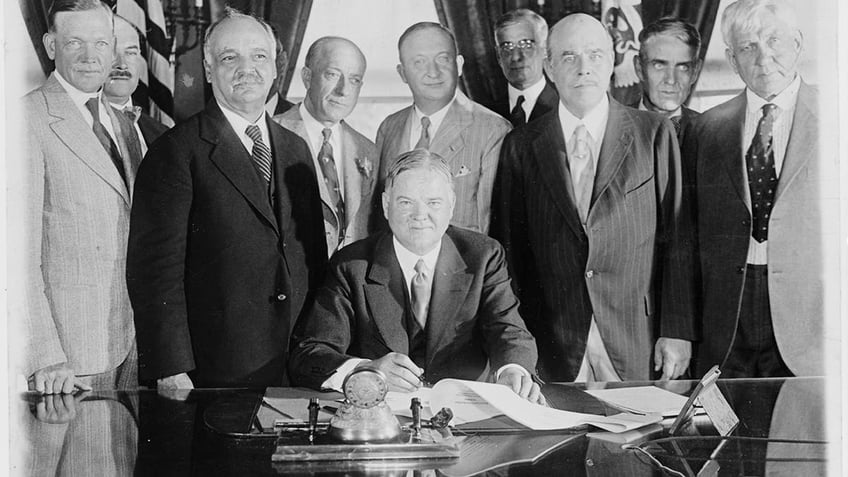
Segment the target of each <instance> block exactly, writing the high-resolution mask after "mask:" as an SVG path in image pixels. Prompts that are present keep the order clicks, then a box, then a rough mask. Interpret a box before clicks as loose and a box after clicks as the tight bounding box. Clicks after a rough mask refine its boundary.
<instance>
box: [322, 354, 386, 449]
mask: <svg viewBox="0 0 848 477" xmlns="http://www.w3.org/2000/svg"><path fill="white" fill-rule="evenodd" d="M342 390H343V391H344V395H345V402H344V403H342V405H341V407H339V410H338V411H336V414H335V415H334V416H333V418H332V419H330V430H329V434H330V436H332V437H333V438H335V439H338V440H340V441H344V442H378V441H386V440H392V439H396V438H397V437H398V436H399V435H400V432H401V429H400V423H398V420H397V418H396V417H395V415H394V414H392V410H391V409H390V408H389V406H388V405H387V404H386V393H388V392H389V385H388V383H387V382H386V375H385V374H383V372H382V371H380V370H378V369H375V368H369V367H363V368H359V369H357V370H355V371H353V372H352V373H350V374H349V375H348V376H347V378H345V381H344V384H343V385H342Z"/></svg>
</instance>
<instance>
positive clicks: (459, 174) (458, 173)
mask: <svg viewBox="0 0 848 477" xmlns="http://www.w3.org/2000/svg"><path fill="white" fill-rule="evenodd" d="M468 174H471V169H469V168H467V167H465V165H462V166H459V170H458V171H456V174H454V177H462V176H467V175H468Z"/></svg>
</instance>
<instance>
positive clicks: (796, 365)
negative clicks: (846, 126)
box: [682, 83, 839, 375]
mask: <svg viewBox="0 0 848 477" xmlns="http://www.w3.org/2000/svg"><path fill="white" fill-rule="evenodd" d="M817 96H818V94H817V91H816V90H815V89H814V88H812V87H810V86H807V85H806V84H804V83H802V84H801V89H800V90H799V91H798V100H797V104H796V106H795V117H794V118H793V120H792V132H791V133H790V136H789V142H788V144H787V146H786V155H785V157H784V160H783V167H782V169H781V172H780V177H779V179H778V180H779V182H778V186H777V191H776V196H775V201H774V206H773V208H772V212H771V217H770V218H769V240H768V288H769V290H768V291H769V300H770V306H771V318H772V325H773V327H774V336H775V339H776V340H777V345H778V349H779V350H780V354H781V356H782V357H783V360H784V361H785V362H786V365H787V366H788V367H789V369H790V370H791V371H792V372H793V373H795V374H796V375H818V374H821V373H822V371H823V368H822V363H823V362H826V361H827V359H826V358H825V354H824V348H825V342H824V335H826V334H828V333H826V332H825V328H824V326H825V320H824V317H825V316H826V315H827V312H828V310H827V307H828V306H830V303H831V302H825V300H824V298H825V295H824V293H823V290H824V289H825V288H826V281H825V277H827V276H828V274H827V273H825V270H829V267H830V265H828V264H827V263H825V262H826V261H825V259H824V256H825V248H824V247H830V248H831V249H832V250H834V251H835V250H836V245H835V242H834V239H833V238H834V237H837V236H838V234H839V232H838V230H836V229H835V226H834V223H833V221H826V218H825V217H823V210H824V208H825V205H826V203H825V201H823V200H822V198H827V197H836V195H837V194H838V191H836V190H834V189H830V190H829V191H828V190H826V189H823V187H826V186H829V185H832V186H833V187H834V188H835V187H836V185H835V182H834V181H833V180H832V177H835V175H834V174H835V173H834V174H831V173H828V172H826V167H831V166H833V164H835V161H829V160H826V158H823V157H819V148H818V106H817V100H818V99H817ZM746 107H747V101H746V98H745V94H744V93H743V94H741V95H739V96H737V97H735V98H733V99H731V100H730V101H728V102H726V103H724V104H720V105H718V106H716V107H714V108H712V109H710V110H709V111H707V112H705V113H704V114H702V115H701V116H700V117H699V118H698V119H696V120H695V121H694V123H693V124H692V125H691V127H690V128H688V129H687V130H686V133H685V136H684V139H683V148H682V150H683V157H684V160H685V162H686V167H687V174H686V177H687V191H689V192H691V193H687V194H685V197H686V201H685V202H686V203H685V204H684V207H685V209H684V210H687V211H688V212H689V213H690V214H691V215H688V217H690V218H691V219H692V221H691V223H690V222H689V221H687V223H689V224H690V225H691V228H693V232H692V236H693V238H697V257H698V265H699V267H700V273H699V274H698V276H699V278H700V291H701V293H702V297H703V298H702V299H703V318H702V323H701V327H702V334H703V337H704V340H703V343H702V344H701V345H700V346H699V347H698V352H697V354H696V356H695V358H696V363H695V364H696V370H697V373H703V372H706V370H707V369H709V368H710V367H711V366H713V365H715V364H723V363H724V361H725V359H726V358H727V354H728V352H729V351H730V347H731V343H732V341H733V337H734V334H735V331H736V327H737V323H738V320H739V304H740V300H741V299H742V293H743V289H744V285H745V278H746V277H745V265H746V261H747V256H748V246H749V243H750V242H749V241H750V237H751V212H750V209H751V207H750V205H749V204H750V199H749V196H750V193H749V190H748V184H747V183H746V181H745V175H744V170H743V168H744V167H745V159H744V154H745V152H744V151H745V149H747V147H748V145H747V144H742V135H743V127H744V122H745V109H746ZM828 164H831V166H828ZM831 260H833V259H831ZM829 311H830V312H832V313H834V315H833V316H836V314H838V311H836V310H835V309H833V308H831V309H830V310H829Z"/></svg>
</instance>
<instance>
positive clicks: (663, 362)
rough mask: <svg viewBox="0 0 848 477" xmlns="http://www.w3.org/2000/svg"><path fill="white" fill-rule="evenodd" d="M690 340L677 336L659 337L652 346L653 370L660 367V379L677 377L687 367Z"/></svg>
mask: <svg viewBox="0 0 848 477" xmlns="http://www.w3.org/2000/svg"><path fill="white" fill-rule="evenodd" d="M691 357H692V342H690V341H687V340H681V339H677V338H660V339H658V340H657V344H656V346H654V371H659V370H660V369H662V373H663V374H662V377H661V378H660V379H662V380H666V379H677V378H679V377H680V376H682V375H683V373H685V372H686V370H687V369H688V368H689V359H690V358H691Z"/></svg>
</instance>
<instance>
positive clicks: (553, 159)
mask: <svg viewBox="0 0 848 477" xmlns="http://www.w3.org/2000/svg"><path fill="white" fill-rule="evenodd" d="M613 59H614V58H613V46H612V41H611V39H610V37H609V35H608V33H607V32H606V30H605V29H604V27H603V26H602V25H601V23H600V22H598V21H597V20H595V19H594V18H592V17H590V16H588V15H584V14H574V15H569V16H567V17H566V18H564V19H562V20H561V21H560V22H559V23H557V24H556V25H554V27H553V28H552V29H551V33H550V36H549V37H548V57H547V61H546V63H545V68H546V71H547V73H548V76H549V77H550V78H551V79H552V80H553V82H554V83H555V84H556V86H557V91H559V94H560V104H559V105H558V108H557V109H556V110H555V111H551V112H550V113H549V114H547V115H546V116H544V117H541V118H539V119H538V120H536V121H534V122H531V123H528V124H527V125H526V126H524V127H521V128H517V129H515V131H513V132H512V133H510V134H509V135H507V137H506V139H505V140H504V147H503V152H502V154H501V163H500V169H499V178H498V182H497V190H496V193H495V200H494V202H493V207H494V208H495V212H496V213H495V216H494V219H493V227H492V230H493V233H494V235H495V237H496V238H499V239H500V240H501V242H502V243H503V244H504V246H505V248H506V252H507V256H508V258H509V263H510V271H511V274H512V277H513V280H514V281H513V283H514V287H515V289H516V291H517V293H518V296H519V299H520V300H521V305H522V309H521V316H522V317H523V318H524V320H525V321H526V322H527V326H528V328H529V329H530V331H531V332H532V333H533V335H534V336H535V337H536V342H537V344H538V346H539V363H540V364H539V371H540V374H541V376H542V378H543V379H549V380H552V381H619V380H647V379H649V378H651V370H652V369H653V370H654V371H655V372H656V371H662V373H661V376H662V379H673V378H677V377H679V376H681V375H682V374H683V373H684V372H685V371H686V369H687V367H688V365H689V358H690V355H691V343H690V342H691V341H692V340H693V339H695V337H696V336H695V329H694V317H693V313H692V311H691V304H692V301H691V283H692V277H691V276H690V274H689V272H690V271H689V270H686V269H683V268H682V267H681V266H680V264H679V263H678V258H679V256H680V254H679V253H678V252H677V250H678V249H679V248H680V244H679V241H678V239H677V238H676V235H675V233H674V232H675V231H676V229H677V227H676V225H677V224H676V222H677V220H678V217H677V214H678V210H679V204H680V194H681V173H680V158H679V153H678V149H677V143H676V141H675V138H674V128H673V127H672V125H671V122H669V121H668V120H666V119H663V118H662V117H660V116H659V115H656V114H653V113H648V112H644V111H638V110H635V109H631V108H628V107H625V106H622V105H621V104H619V103H617V102H616V101H615V100H613V99H612V98H610V97H609V95H608V94H607V88H608V86H609V81H610V77H611V75H612V71H613ZM660 300H662V303H661V304H660ZM668 301H676V302H677V303H678V306H677V308H676V313H671V312H670V310H669V308H667V302H668ZM687 305H688V306H687ZM652 365H653V366H652Z"/></svg>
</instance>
